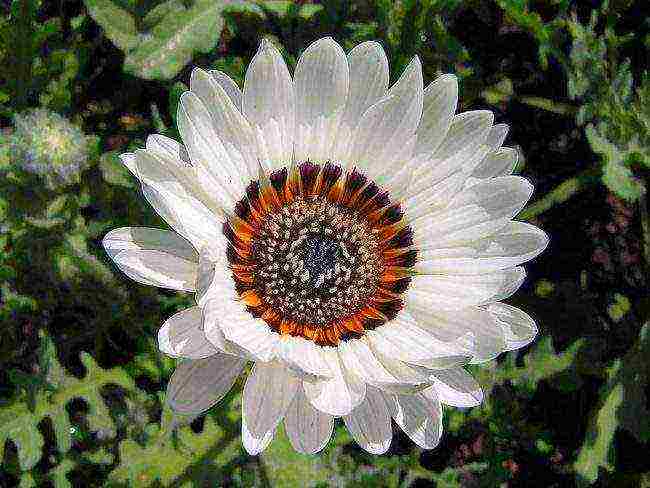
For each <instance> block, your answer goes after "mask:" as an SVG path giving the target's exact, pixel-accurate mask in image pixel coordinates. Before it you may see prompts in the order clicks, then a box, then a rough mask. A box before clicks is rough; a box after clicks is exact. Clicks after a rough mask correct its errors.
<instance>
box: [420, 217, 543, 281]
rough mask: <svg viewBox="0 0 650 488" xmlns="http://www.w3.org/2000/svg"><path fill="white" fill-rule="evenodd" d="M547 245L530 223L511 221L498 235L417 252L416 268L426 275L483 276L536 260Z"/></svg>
mask: <svg viewBox="0 0 650 488" xmlns="http://www.w3.org/2000/svg"><path fill="white" fill-rule="evenodd" d="M547 245H548V236H547V235H546V234H545V233H544V232H543V231H541V230H540V229H538V228H537V227H534V226H532V225H530V224H526V223H524V222H510V223H509V224H508V225H506V226H505V227H504V228H502V229H501V230H499V231H498V232H497V233H496V234H493V235H491V236H490V237H486V238H483V239H479V240H476V241H473V242H468V243H466V244H464V245H462V246H459V247H454V248H449V249H428V250H423V251H420V252H419V253H418V260H417V263H416V265H415V269H416V270H417V271H418V272H419V273H423V274H468V275H472V274H483V273H489V272H492V271H497V270H500V269H505V268H510V267H512V266H517V265H519V264H521V263H524V262H526V261H529V260H531V259H533V258H534V257H535V256H537V255H538V254H540V253H541V252H542V251H543V250H544V249H545V248H546V246H547Z"/></svg>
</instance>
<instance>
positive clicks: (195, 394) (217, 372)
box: [166, 354, 246, 414]
mask: <svg viewBox="0 0 650 488" xmlns="http://www.w3.org/2000/svg"><path fill="white" fill-rule="evenodd" d="M245 364H246V361H245V360H243V359H240V358H237V357H235V356H230V355H227V354H215V355H214V356H210V357H208V358H205V359H188V360H185V361H182V362H181V363H179V365H178V366H177V367H176V371H174V374H173V375H172V377H171V379H170V380H169V384H168V385H167V397H166V398H167V403H168V404H169V406H170V407H171V408H172V410H174V411H175V412H178V413H182V414H199V413H202V412H204V411H206V410H207V409H208V408H210V407H211V406H212V405H214V404H215V403H217V402H218V401H219V400H221V399H222V398H223V397H224V396H225V395H226V393H228V391H229V390H230V388H231V387H232V385H233V383H234V382H235V379H237V377H238V376H239V375H240V374H241V372H242V370H243V369H244V365H245Z"/></svg>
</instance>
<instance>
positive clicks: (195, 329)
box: [158, 307, 218, 359]
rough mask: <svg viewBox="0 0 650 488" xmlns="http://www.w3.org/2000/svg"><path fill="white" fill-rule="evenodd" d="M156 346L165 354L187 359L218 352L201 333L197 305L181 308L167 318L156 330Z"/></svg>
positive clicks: (201, 326)
mask: <svg viewBox="0 0 650 488" xmlns="http://www.w3.org/2000/svg"><path fill="white" fill-rule="evenodd" d="M158 347H159V348H160V350H161V351H162V352H164V353H165V354H169V355H170V356H173V357H182V358H188V359H201V358H207V357H209V356H213V355H215V354H217V352H218V350H217V349H216V348H215V347H214V346H213V345H212V344H211V343H210V342H209V341H208V340H207V339H206V337H205V334H204V333H203V316H202V314H201V309H200V308H199V307H192V308H188V309H185V310H182V311H180V312H178V313H176V314H174V315H172V316H171V317H170V318H169V319H167V320H166V321H165V323H164V324H163V325H162V327H161V328H160V330H159V331H158Z"/></svg>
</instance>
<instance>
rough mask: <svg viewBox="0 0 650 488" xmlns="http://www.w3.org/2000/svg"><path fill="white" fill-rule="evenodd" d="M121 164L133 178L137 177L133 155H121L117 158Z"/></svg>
mask: <svg viewBox="0 0 650 488" xmlns="http://www.w3.org/2000/svg"><path fill="white" fill-rule="evenodd" d="M119 158H120V161H122V164H123V165H124V166H126V167H127V169H128V170H129V171H130V172H131V173H133V176H135V177H136V178H137V177H138V168H137V166H136V164H135V153H123V154H120V156H119Z"/></svg>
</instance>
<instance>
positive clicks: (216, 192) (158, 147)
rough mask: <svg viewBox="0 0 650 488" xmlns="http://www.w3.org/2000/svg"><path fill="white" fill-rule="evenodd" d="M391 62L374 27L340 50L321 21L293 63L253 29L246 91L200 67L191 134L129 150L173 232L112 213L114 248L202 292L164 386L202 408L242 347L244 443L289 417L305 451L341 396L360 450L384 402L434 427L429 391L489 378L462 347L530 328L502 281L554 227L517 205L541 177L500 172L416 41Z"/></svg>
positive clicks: (493, 141)
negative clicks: (415, 50)
mask: <svg viewBox="0 0 650 488" xmlns="http://www.w3.org/2000/svg"><path fill="white" fill-rule="evenodd" d="M388 80H389V76H388V62H387V60H386V55H385V54H384V51H383V49H382V48H381V46H380V45H379V44H377V43H376V42H366V43H363V44H360V45H359V46H357V47H355V48H354V49H353V50H352V51H351V52H350V53H349V54H348V55H347V56H346V55H345V53H344V52H343V50H342V49H341V47H340V46H339V45H338V44H337V43H336V42H335V41H334V40H332V39H331V38H325V39H321V40H319V41H317V42H315V43H313V44H312V45H311V46H309V47H308V48H307V50H306V51H305V52H304V54H303V55H302V56H301V58H300V60H299V61H298V65H297V67H296V70H295V73H294V76H293V79H292V78H291V76H290V74H289V71H288V69H287V67H286V65H285V63H284V61H283V60H282V57H281V56H280V53H279V52H278V50H277V49H276V48H275V47H273V46H272V45H271V44H270V43H269V42H262V44H261V46H260V49H259V51H258V52H257V54H256V55H255V57H254V59H253V61H252V63H251V65H250V67H249V69H248V72H247V73H246V80H245V83H244V89H243V91H240V90H239V88H238V87H237V85H236V84H235V83H234V82H233V81H232V80H231V79H230V78H228V77H227V76H226V75H225V74H224V73H221V72H209V73H208V72H205V71H202V70H200V69H196V70H194V72H193V73H192V77H191V85H190V91H189V92H186V93H184V94H183V96H182V97H181V103H180V107H179V111H178V126H179V131H180V133H181V136H182V138H183V142H184V146H182V145H180V144H178V143H176V142H175V141H173V140H170V139H168V138H166V137H163V136H159V135H154V136H151V137H149V139H148V140H147V143H146V148H145V149H143V150H138V151H136V152H135V153H134V154H125V155H123V156H122V158H123V161H124V163H125V164H126V165H127V166H128V167H129V168H130V169H131V170H132V172H133V173H134V174H135V175H136V176H137V177H138V178H139V179H140V181H141V182H142V189H143V192H144V195H145V197H146V198H147V200H149V202H150V203H151V204H152V206H153V207H154V208H155V209H156V211H157V212H158V213H159V214H160V215H161V216H162V217H163V218H164V219H165V220H166V221H167V222H168V223H169V225H170V226H171V227H172V229H173V232H170V231H163V230H155V229H147V228H122V229H117V230H114V231H112V232H110V233H109V234H108V235H107V236H106V238H105V240H104V245H105V247H106V249H107V251H108V253H109V254H110V256H111V257H112V258H113V259H114V260H115V262H116V264H117V265H118V266H119V267H120V269H122V270H123V271H124V272H125V273H126V274H127V275H129V276H130V277H131V278H133V279H135V280H136V281H139V282H141V283H145V284H149V285H154V286H160V287H165V288H172V289H176V290H185V291H193V292H196V302H197V306H196V307H193V308H190V309H188V310H184V311H182V312H180V313H177V314H176V315H174V316H173V317H171V318H170V319H169V320H168V321H167V322H165V324H164V325H163V326H162V328H161V330H160V333H159V344H160V349H161V350H162V351H163V352H165V353H167V354H169V355H171V356H174V357H179V358H184V360H183V361H181V362H180V364H179V366H178V368H177V370H176V372H175V373H174V375H173V377H172V379H171V381H170V383H169V387H168V391H167V401H168V402H169V404H170V405H171V407H172V408H173V409H174V410H176V411H177V412H182V413H190V414H192V413H199V412H202V411H204V410H206V409H207V408H209V407H211V406H212V405H214V404H215V403H217V402H218V401H219V400H220V399H221V398H223V396H224V395H225V394H226V393H227V391H228V390H229V389H230V387H231V386H232V384H233V382H234V381H235V379H236V378H237V377H238V376H239V375H240V374H241V373H242V371H243V370H244V366H245V365H246V363H247V361H254V362H255V364H254V366H253V369H252V372H251V374H250V375H249V377H248V378H247V380H246V385H245V387H244V392H243V407H242V408H243V417H242V439H243V443H244V446H245V448H246V449H247V450H248V452H250V453H251V454H256V453H259V452H261V451H262V450H263V449H265V448H266V446H267V445H268V444H269V442H270V441H271V439H272V437H273V434H274V432H275V429H276V427H277V426H278V424H279V423H280V422H281V421H283V420H284V423H285V429H286V431H287V434H288V436H289V439H290V441H291V443H292V445H293V446H294V448H295V449H296V450H298V451H301V452H306V453H315V452H318V451H320V450H321V449H322V448H323V447H324V446H325V445H326V444H327V442H328V440H329V438H330V436H331V434H332V429H333V421H334V417H342V418H343V420H344V422H345V424H346V426H347V427H348V429H349V430H350V432H351V433H352V435H353V436H354V438H355V440H356V441H357V442H358V443H359V445H360V446H361V447H363V448H364V449H365V450H367V451H369V452H371V453H377V454H379V453H383V452H385V451H386V450H387V449H388V448H389V446H390V443H391V437H392V432H391V418H392V419H394V420H395V421H396V422H397V424H398V425H399V426H400V427H401V428H402V429H403V430H404V431H405V432H406V433H407V434H408V435H409V437H411V439H413V441H414V442H415V443H417V444H418V445H419V446H421V447H422V448H426V449H430V448H433V447H435V446H436V445H437V444H438V442H439V440H440V436H441V432H442V410H441V404H447V405H453V406H460V407H469V406H474V405H478V404H479V403H480V402H481V400H482V392H481V388H480V386H479V385H478V383H477V382H476V381H475V380H474V379H473V378H472V377H471V376H470V375H469V374H468V373H467V372H466V371H465V370H464V369H463V368H462V366H463V365H465V364H467V363H479V362H483V361H487V360H490V359H492V358H494V357H496V356H497V355H498V354H499V353H501V352H503V351H506V350H510V349H516V348H519V347H522V346H524V345H526V344H528V343H529V342H530V341H532V340H533V338H534V337H535V335H536V333H537V328H536V326H535V323H534V322H533V320H532V319H531V318H530V317H529V316H528V315H526V314H525V313H524V312H522V311H520V310H518V309H516V308H513V307H511V306H509V305H505V304H502V303H500V302H499V301H500V300H503V299H505V298H507V297H509V296H510V295H512V293H514V292H515V291H516V290H517V288H519V286H520V285H521V283H522V281H523V279H524V271H523V268H521V267H520V266H519V265H520V264H522V263H523V262H525V261H527V260H530V259H531V258H533V257H534V256H536V255H537V254H539V253H540V252H541V251H542V250H543V249H544V248H545V246H546V244H547V237H546V235H545V234H544V233H543V232H542V231H540V230H539V229H537V228H535V227H533V226H531V225H528V224H525V223H522V222H516V221H513V218H514V216H515V215H516V214H517V213H518V212H519V211H520V210H521V209H522V208H523V206H524V205H525V203H526V201H527V200H528V199H529V197H530V195H531V192H532V186H531V184H530V183H529V182H528V181H526V180H525V179H523V178H521V177H518V176H511V174H510V173H511V171H512V169H513V167H514V165H515V162H516V157H517V153H516V152H515V151H514V150H512V149H509V148H502V147H501V144H502V143H503V140H504V138H505V136H506V131H507V128H506V126H504V125H492V124H493V116H492V114H491V113H490V112H487V111H484V110H480V111H472V112H465V113H461V114H458V115H455V111H456V103H457V93H458V88H457V83H456V78H455V77H454V76H451V75H443V76H441V77H439V78H438V79H436V80H435V81H434V82H433V83H432V84H431V85H429V86H428V87H427V88H426V89H423V82H422V70H421V66H420V61H419V59H418V58H417V57H416V58H414V59H413V61H412V62H411V63H410V64H409V65H408V67H407V68H406V69H405V71H404V73H403V74H402V76H401V78H400V79H399V80H398V81H397V83H395V84H394V85H393V86H392V87H390V88H388Z"/></svg>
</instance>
